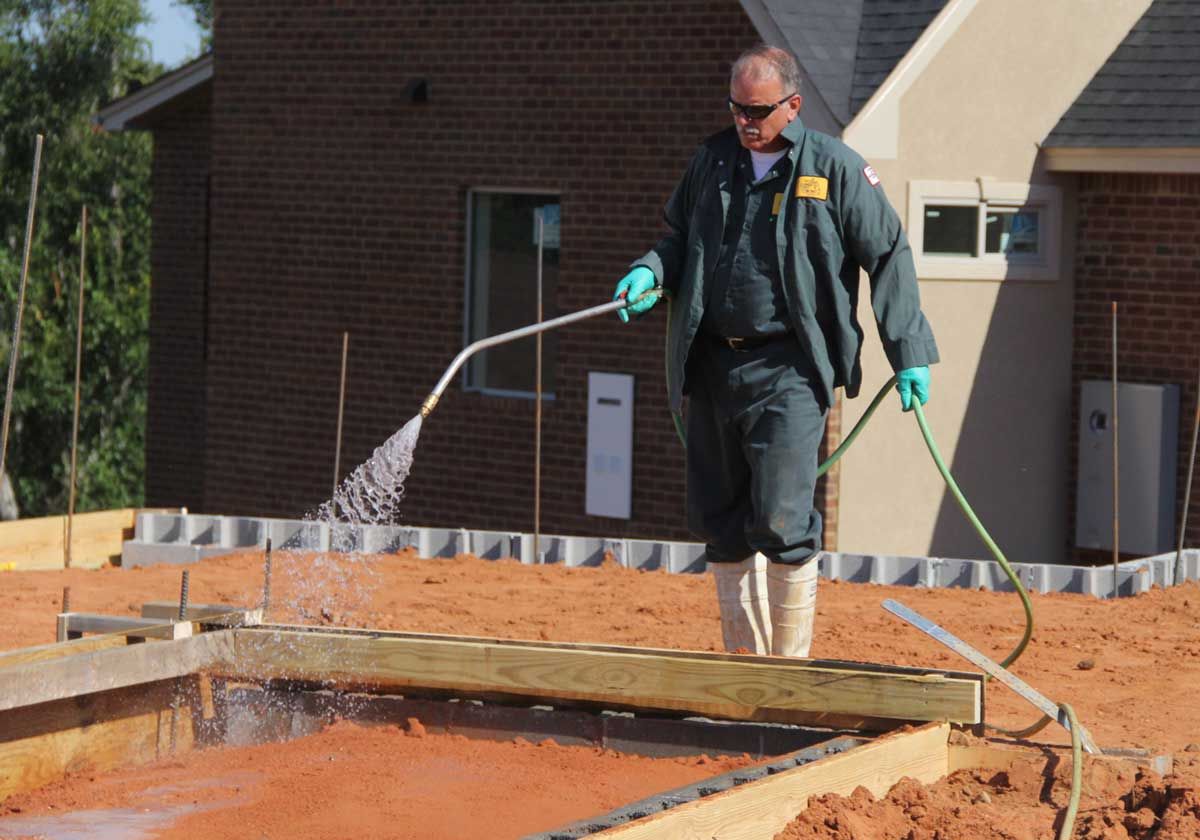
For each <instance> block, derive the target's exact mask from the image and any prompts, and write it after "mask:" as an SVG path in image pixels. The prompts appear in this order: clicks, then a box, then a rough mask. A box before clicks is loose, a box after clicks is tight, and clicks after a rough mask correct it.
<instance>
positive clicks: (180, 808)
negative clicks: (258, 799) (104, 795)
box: [0, 773, 259, 840]
mask: <svg viewBox="0 0 1200 840" xmlns="http://www.w3.org/2000/svg"><path fill="white" fill-rule="evenodd" d="M258 778H259V776H258V774H246V773H239V774H235V775H234V776H228V777H223V778H219V779H197V780H195V781H189V782H184V783H181V784H170V785H159V786H157V787H153V788H148V789H147V790H145V791H142V792H141V793H139V794H138V798H137V801H135V802H134V803H133V804H132V805H131V806H128V807H123V808H96V809H90V810H86V811H68V812H65V813H61V814H45V815H43V816H40V817H18V816H8V817H0V838H17V837H20V838H26V837H27V838H35V840H150V839H151V838H153V837H154V836H155V835H156V834H158V832H160V831H161V830H162V829H164V828H169V827H170V826H172V825H174V824H175V822H176V821H177V820H179V819H181V818H183V817H187V816H190V815H192V814H202V813H205V812H207V811H217V810H220V809H222V808H235V807H239V806H242V805H247V804H249V803H250V802H251V797H250V796H249V795H248V793H247V792H246V788H247V787H248V786H249V785H250V784H253V783H254V782H256V781H257V780H258ZM212 788H220V789H221V792H220V793H221V798H218V799H215V800H212V801H208V802H187V803H180V804H168V803H164V802H162V801H159V800H158V798H159V797H170V798H178V797H180V796H183V797H184V798H188V797H189V796H190V795H191V794H193V793H195V792H196V791H199V790H204V789H209V790H211V789H212Z"/></svg>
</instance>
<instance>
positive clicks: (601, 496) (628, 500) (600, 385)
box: [584, 372, 633, 519]
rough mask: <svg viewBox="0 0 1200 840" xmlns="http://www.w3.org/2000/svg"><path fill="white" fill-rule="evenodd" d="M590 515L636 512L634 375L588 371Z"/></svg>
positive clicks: (587, 507)
mask: <svg viewBox="0 0 1200 840" xmlns="http://www.w3.org/2000/svg"><path fill="white" fill-rule="evenodd" d="M584 510H585V511H586V512H587V514H588V515H589V516H611V517H613V518H615V519H629V518H630V517H631V516H632V515H633V377H632V376H631V375H629V374H627V373H594V372H593V373H589V374H588V426H587V486H586V491H585V494H584Z"/></svg>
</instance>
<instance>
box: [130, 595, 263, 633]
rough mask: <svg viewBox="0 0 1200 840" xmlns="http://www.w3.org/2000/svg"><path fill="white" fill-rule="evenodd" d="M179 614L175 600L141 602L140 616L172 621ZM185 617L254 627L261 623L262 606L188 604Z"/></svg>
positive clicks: (228, 625) (215, 623) (211, 623)
mask: <svg viewBox="0 0 1200 840" xmlns="http://www.w3.org/2000/svg"><path fill="white" fill-rule="evenodd" d="M177 615H179V603H178V602H177V601H147V602H146V603H144V604H142V618H153V619H161V620H165V621H173V620H174V619H175V616H177ZM187 617H188V619H190V620H191V621H193V622H195V623H197V624H207V625H217V626H220V627H254V626H256V625H258V624H261V623H262V608H261V607H257V608H254V609H248V608H246V607H234V606H230V605H229V604H188V606H187Z"/></svg>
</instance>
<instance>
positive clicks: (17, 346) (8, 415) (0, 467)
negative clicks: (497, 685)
mask: <svg viewBox="0 0 1200 840" xmlns="http://www.w3.org/2000/svg"><path fill="white" fill-rule="evenodd" d="M43 140H44V138H43V137H42V135H40V134H39V135H38V136H37V148H36V149H35V150H34V153H33V183H32V185H31V186H30V188H29V215H28V216H27V217H26V218H25V256H24V257H23V258H22V260H21V291H20V292H19V294H18V295H17V317H16V323H15V324H14V325H13V343H12V354H11V355H10V357H9V359H8V387H7V388H6V389H5V392H4V420H3V429H2V430H0V481H3V480H4V469H5V464H6V462H7V460H8V423H9V421H10V420H11V419H12V401H13V384H14V383H15V382H16V379H17V356H19V355H20V350H21V319H22V317H23V316H24V314H25V287H26V286H27V285H28V281H29V252H30V249H31V248H32V247H33V219H34V213H35V210H36V208H37V192H38V173H39V172H40V171H41V168H42V143H43Z"/></svg>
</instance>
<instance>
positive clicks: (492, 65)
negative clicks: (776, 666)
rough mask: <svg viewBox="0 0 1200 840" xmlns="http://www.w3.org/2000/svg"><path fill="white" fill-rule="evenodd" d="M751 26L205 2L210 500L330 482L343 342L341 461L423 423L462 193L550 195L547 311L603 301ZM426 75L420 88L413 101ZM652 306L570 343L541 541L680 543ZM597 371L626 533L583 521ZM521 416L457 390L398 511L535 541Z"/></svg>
mask: <svg viewBox="0 0 1200 840" xmlns="http://www.w3.org/2000/svg"><path fill="white" fill-rule="evenodd" d="M756 40H757V36H756V33H755V31H754V29H753V27H752V26H751V24H750V22H749V21H748V19H747V18H746V17H745V15H744V13H743V12H742V10H741V6H740V5H739V4H738V3H736V2H733V0H679V1H678V2H669V3H660V4H653V3H651V4H647V3H625V2H608V3H592V2H588V3H580V2H558V3H544V2H541V0H524V2H508V3H490V2H484V1H483V0H463V2H458V3H453V4H446V3H436V2H410V3H404V4H389V3H378V2H368V0H339V2H331V0H304V1H303V2H297V1H296V0H286V1H285V0H254V2H250V0H223V2H220V3H219V4H218V16H217V22H216V31H215V57H216V65H215V66H216V72H215V76H214V102H213V109H214V110H213V178H212V203H211V207H212V245H211V253H210V260H211V266H212V270H211V292H210V321H209V368H208V379H207V385H208V387H207V394H208V414H207V418H208V420H207V436H206V441H207V460H206V470H205V475H204V503H205V507H206V509H208V510H211V511H214V512H238V513H242V514H271V515H286V516H295V515H298V514H301V513H303V512H304V511H305V510H308V509H311V508H313V507H315V506H316V505H317V504H318V503H320V502H321V501H322V500H324V499H325V498H326V497H327V496H328V495H329V492H330V490H331V485H332V481H333V476H332V469H333V458H334V443H335V441H334V437H335V431H336V422H337V416H336V411H337V393H338V373H339V365H340V350H341V333H342V331H343V330H349V331H350V333H351V339H350V361H349V375H348V386H347V394H346V417H345V431H344V439H345V443H344V447H343V454H342V466H343V475H344V474H345V473H347V472H349V471H350V470H351V469H352V468H353V467H354V465H356V464H358V463H360V462H361V461H362V460H363V459H365V458H366V457H368V456H369V455H370V453H371V450H372V448H373V447H374V446H376V445H378V444H379V443H381V442H382V441H383V440H385V439H386V438H387V437H388V436H389V435H390V434H391V433H392V432H393V431H395V430H396V429H398V428H399V427H400V426H401V425H402V424H403V423H405V422H406V421H407V420H408V419H409V418H410V417H412V416H413V415H414V414H415V413H416V412H417V410H418V408H419V407H420V405H421V402H422V400H423V398H424V397H425V395H426V394H427V393H428V392H429V390H430V389H431V388H432V387H433V386H434V384H435V383H436V382H437V380H438V379H439V377H440V376H441V375H442V372H443V370H444V369H445V367H446V366H447V365H448V364H449V362H450V360H451V359H452V358H453V357H454V356H455V354H456V353H457V352H458V351H459V350H460V349H461V346H462V336H463V307H464V300H463V297H464V293H463V287H464V279H463V278H464V248H465V245H464V239H465V233H466V231H465V210H466V197H467V190H468V189H469V188H471V187H511V188H519V189H528V190H538V191H543V190H544V191H547V192H557V193H559V194H560V195H561V207H562V231H561V237H562V238H561V251H560V261H561V262H560V274H559V280H558V293H557V300H556V302H555V304H556V307H557V310H558V311H559V312H568V311H574V310H578V309H582V308H584V307H587V306H591V305H594V304H596V303H599V302H604V301H606V300H608V299H609V297H610V296H611V294H612V288H613V285H614V284H615V282H616V280H617V279H619V278H620V277H621V276H622V275H623V274H624V272H625V271H626V267H627V265H628V264H629V262H630V261H631V260H632V259H633V258H635V257H637V256H638V255H640V254H641V253H643V252H644V251H645V250H646V249H647V248H648V247H649V246H650V245H651V244H652V242H653V241H654V239H655V238H657V236H658V235H659V232H660V231H661V229H662V222H661V211H662V206H663V204H664V202H665V200H666V198H667V196H668V195H669V193H670V191H671V189H672V188H673V187H674V185H675V183H676V181H677V179H678V178H679V176H680V175H681V174H682V171H683V169H684V166H685V165H686V163H687V160H688V158H689V156H690V155H691V153H692V151H693V149H694V148H695V146H696V144H697V142H698V141H700V140H701V139H702V138H703V137H704V136H706V135H707V134H709V133H711V132H712V131H715V130H718V129H720V128H722V127H724V126H725V125H727V124H728V122H729V117H728V112H727V110H726V108H725V104H724V97H725V92H726V84H727V77H728V66H729V61H730V59H731V58H732V57H733V56H735V55H736V54H737V53H738V52H739V51H740V50H741V49H743V48H745V47H746V46H749V45H750V44H752V43H753V42H755V41H756ZM415 78H424V79H426V80H427V81H428V84H429V91H430V101H429V102H427V103H412V102H409V101H406V99H405V97H404V96H403V95H402V90H403V88H404V86H405V84H406V83H408V82H409V81H410V80H413V79H415ZM663 308H665V307H663ZM664 314H665V313H663V312H662V311H655V312H654V313H652V314H651V315H650V316H648V317H646V318H644V319H642V320H641V321H640V322H639V323H636V324H633V325H631V326H623V325H621V324H620V323H619V322H618V321H617V320H616V318H608V319H605V320H603V321H594V322H588V323H585V324H582V325H579V326H576V327H573V328H568V329H566V330H564V331H561V332H560V333H559V334H558V342H559V343H558V348H559V349H558V352H559V356H558V365H557V376H556V392H557V399H556V400H555V401H554V402H552V403H548V404H546V405H545V411H544V437H543V448H544V451H543V468H542V476H543V504H542V511H543V519H542V528H543V530H544V531H546V532H551V533H553V532H558V533H575V534H612V535H628V536H641V537H670V538H681V539H682V538H686V537H687V533H686V530H685V527H684V500H683V492H684V489H683V453H682V448H681V447H680V445H679V442H678V441H677V440H676V437H675V433H674V429H673V426H672V423H671V418H670V415H669V413H668V410H667V406H666V398H665V389H664V385H663V371H662V368H663V361H662V352H663V351H662V345H663V329H664V321H665V318H664ZM590 370H596V371H611V372H627V373H632V374H634V375H635V376H636V385H635V401H636V403H635V404H636V414H635V439H634V447H635V449H634V458H635V470H634V498H633V508H634V518H633V520H632V521H630V522H625V521H621V520H608V519H601V518H595V517H588V516H586V515H584V513H583V509H584V490H585V484H584V474H585V473H584V471H585V451H584V450H585V444H586V427H587V423H586V421H587V417H586V411H587V393H586V390H587V373H588V371H590ZM533 416H534V406H533V404H532V402H531V401H529V400H525V399H516V398H496V397H489V396H484V395H481V394H478V393H464V392H463V391H462V390H461V389H460V388H459V387H458V385H457V383H455V384H452V385H451V387H450V388H449V389H448V390H447V393H446V395H445V396H444V397H443V399H442V401H441V403H440V405H439V407H438V409H437V411H436V412H435V413H434V414H433V415H432V417H431V418H430V419H429V420H428V421H427V422H426V423H425V424H424V428H423V431H422V434H421V440H420V444H419V446H418V448H417V452H416V463H415V466H414V469H413V472H412V475H411V476H410V478H409V482H408V494H407V498H406V502H405V506H404V512H405V518H406V519H407V520H408V521H411V522H414V523H421V524H429V525H452V526H466V527H472V528H489V529H513V530H526V529H530V528H532V526H533V498H532V492H533V463H532V452H533V441H534V428H533ZM835 426H836V424H835ZM829 498H834V496H833V495H830V496H829ZM826 518H827V520H828V521H829V522H830V525H831V526H832V529H833V530H834V531H835V529H836V516H835V515H829V514H828V512H827V517H826Z"/></svg>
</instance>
